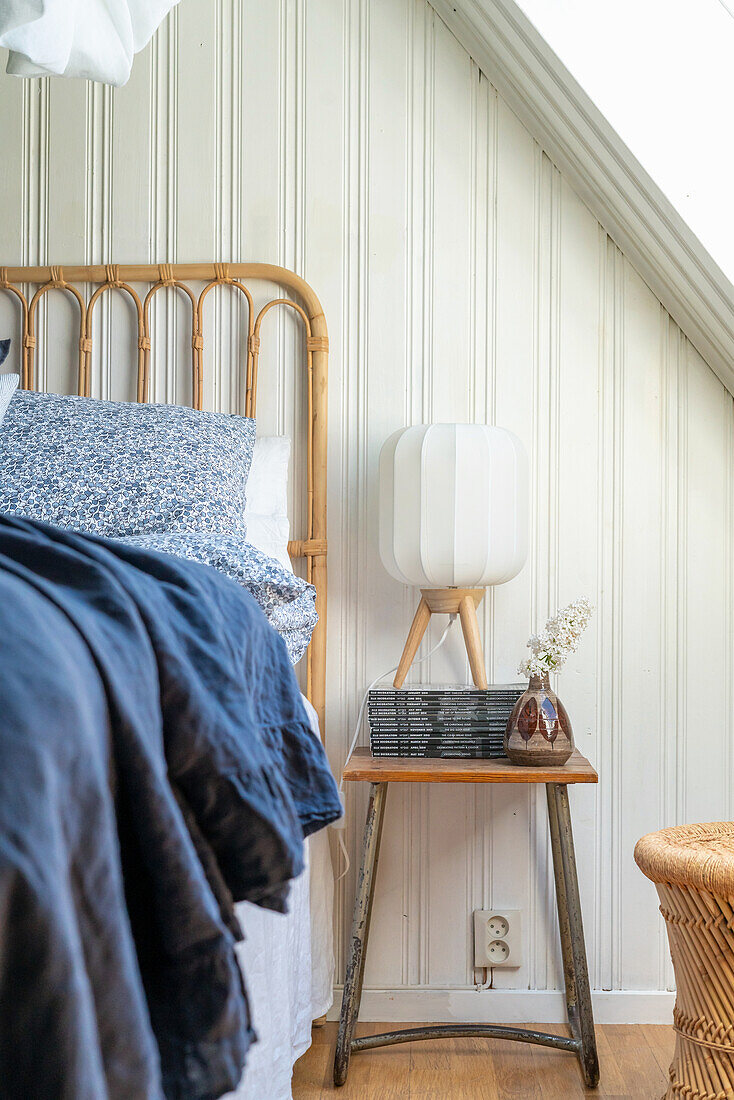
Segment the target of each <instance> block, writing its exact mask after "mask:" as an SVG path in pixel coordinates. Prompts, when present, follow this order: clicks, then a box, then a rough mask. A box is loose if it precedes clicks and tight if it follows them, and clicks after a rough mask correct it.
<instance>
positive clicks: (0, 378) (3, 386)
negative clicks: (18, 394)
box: [0, 374, 20, 424]
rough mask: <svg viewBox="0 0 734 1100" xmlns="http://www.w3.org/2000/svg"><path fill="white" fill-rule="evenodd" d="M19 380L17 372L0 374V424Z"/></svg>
mask: <svg viewBox="0 0 734 1100" xmlns="http://www.w3.org/2000/svg"><path fill="white" fill-rule="evenodd" d="M19 382H20V377H19V375H17V374H0V424H2V422H3V417H4V416H5V413H6V411H7V408H8V405H9V404H10V398H11V397H12V396H13V394H14V393H15V391H16V388H17V386H18V383H19Z"/></svg>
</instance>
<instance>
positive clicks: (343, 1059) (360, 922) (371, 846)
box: [334, 783, 388, 1085]
mask: <svg viewBox="0 0 734 1100" xmlns="http://www.w3.org/2000/svg"><path fill="white" fill-rule="evenodd" d="M387 786H388V785H387V783H373V784H372V785H371V787H370V801H369V806H368V807H367V820H366V822H365V826H364V839H363V842H362V865H361V867H360V869H359V876H358V879H357V896H356V898H355V901H354V917H353V919H352V938H351V943H350V948H349V962H348V964H347V974H346V979H345V982H344V993H343V995H342V1008H341V1015H340V1017H339V1031H338V1034H337V1039H336V1053H335V1056H334V1084H335V1085H343V1084H344V1082H345V1081H346V1079H347V1072H348V1070H349V1058H350V1055H351V1053H352V1036H353V1034H354V1027H355V1025H356V1023H357V1017H358V1016H359V1004H360V1001H361V999H362V980H363V978H364V960H365V952H366V950H367V939H368V937H369V932H370V918H371V916H372V899H373V896H374V892H375V876H376V874H377V860H378V857H379V854H380V840H381V837H382V823H383V819H384V816H385V802H386V800H387Z"/></svg>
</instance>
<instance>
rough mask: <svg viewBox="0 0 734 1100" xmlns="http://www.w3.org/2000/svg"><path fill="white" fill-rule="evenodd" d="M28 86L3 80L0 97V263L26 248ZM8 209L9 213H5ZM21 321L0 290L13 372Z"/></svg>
mask: <svg viewBox="0 0 734 1100" xmlns="http://www.w3.org/2000/svg"><path fill="white" fill-rule="evenodd" d="M6 57H7V52H6V51H5V50H0V69H4V68H5V59H6ZM30 87H32V84H31V82H30V81H20V80H16V81H9V80H5V81H4V83H3V84H2V96H1V97H0V133H2V135H3V156H2V157H0V196H2V206H3V210H4V212H5V214H6V216H5V217H0V256H2V257H3V261H2V262H3V263H9V262H11V261H12V259H13V257H17V258H18V260H19V261H21V260H22V258H23V257H24V256H25V253H26V248H27V245H26V243H25V241H24V237H25V233H26V231H27V226H26V218H27V207H28V203H27V201H26V197H27V184H26V170H27V163H26V153H25V150H26V134H27V131H28V128H29V118H28V91H27V89H29V88H30ZM36 87H37V85H36ZM11 196H12V197H11ZM9 210H12V216H11V217H8V216H7V213H8V211H9ZM21 324H22V319H21V311H20V309H19V307H18V305H17V303H16V302H14V301H13V300H12V299H11V297H10V295H8V294H0V333H2V338H6V337H10V338H11V339H12V341H13V343H12V345H11V348H10V357H9V358H8V359H7V360H6V361H5V364H4V367H3V369H4V370H8V371H13V372H14V373H16V374H17V373H18V372H19V371H20V361H21V360H20V347H21V342H20V336H21Z"/></svg>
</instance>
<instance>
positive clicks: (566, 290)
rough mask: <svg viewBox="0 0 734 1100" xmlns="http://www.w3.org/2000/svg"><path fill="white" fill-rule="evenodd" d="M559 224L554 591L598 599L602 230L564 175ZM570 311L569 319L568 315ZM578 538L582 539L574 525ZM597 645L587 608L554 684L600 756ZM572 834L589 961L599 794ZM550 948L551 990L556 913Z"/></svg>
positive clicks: (577, 804)
mask: <svg viewBox="0 0 734 1100" xmlns="http://www.w3.org/2000/svg"><path fill="white" fill-rule="evenodd" d="M559 191H560V194H559V204H560V225H561V226H562V232H561V234H560V240H559V245H558V247H559V258H558V266H559V271H560V280H559V288H558V301H557V308H558V319H557V323H558V354H557V360H558V369H557V379H556V383H557V389H558V393H557V439H556V447H555V464H556V471H557V473H556V478H557V494H558V508H557V513H556V517H557V518H556V538H557V542H558V556H557V562H556V568H555V597H556V600H557V601H558V602H559V603H561V604H565V603H567V602H568V601H569V600H571V599H573V598H575V597H576V596H581V595H584V596H587V597H588V598H589V599H590V600H591V601H592V603H594V604H595V605H597V604H598V602H599V598H598V592H597V575H598V574H597V571H598V558H599V544H598V526H597V516H598V511H599V489H600V487H599V478H598V470H597V467H596V462H595V461H593V460H592V461H589V456H592V458H595V456H596V448H597V440H598V425H597V401H598V392H599V379H598V374H597V370H596V365H597V358H598V345H599V316H600V310H601V308H602V302H601V300H600V298H601V288H600V285H599V280H598V279H597V278H595V277H591V278H590V277H589V266H588V258H592V268H591V270H592V275H595V274H596V273H595V272H594V268H593V259H594V258H595V257H596V255H597V249H598V244H599V239H598V235H599V227H598V224H597V222H596V220H595V218H593V217H592V215H591V214H590V213H589V211H588V210H587V209H586V208H585V207H584V206H583V204H582V203H581V202H580V200H579V199H578V198H577V196H576V195H575V194H574V192H573V191H572V190H571V189H570V188H569V187H568V186H567V185H566V184H565V183H563V182H561V185H560V188H559ZM570 317H573V319H574V321H573V324H570V323H569V322H568V319H569V318H570ZM580 531H583V532H584V537H583V538H580V537H579V532H580ZM598 646H599V613H598V610H597V612H596V614H595V615H594V617H593V619H592V621H591V624H590V626H589V629H588V633H587V635H586V637H585V639H584V644H583V646H581V648H580V649H579V652H578V655H577V656H576V657H574V659H573V660H572V661H571V662H570V664H569V666H568V670H567V671H566V672H564V674H563V676H562V677H560V678H559V683H558V688H559V691H560V692H561V695H562V698H563V701H564V703H566V705H567V707H568V709H569V712H570V714H572V715H573V716H574V717H573V728H574V736H575V738H576V744H577V746H578V747H579V749H580V750H581V752H583V753H584V754H585V755H586V756H588V757H589V758H590V759H592V760H595V759H597V758H598V747H599V741H600V739H601V737H603V736H604V735H605V732H606V731H605V729H604V725H603V722H600V716H599V715H597V713H596V703H597V693H596V661H597V652H598ZM570 798H571V804H572V811H573V815H574V826H575V830H576V834H577V848H578V853H577V856H578V863H579V877H580V888H581V901H582V905H583V911H584V917H585V922H586V938H587V943H588V947H589V953H590V957H591V958H592V959H595V958H596V945H597V920H596V911H595V910H596V905H597V891H596V884H595V874H594V870H595V863H596V852H595V844H594V837H595V834H596V828H597V806H598V792H597V790H596V789H594V788H588V789H585V788H581V787H579V788H576V789H574V790H573V791H572V792H571V795H570ZM551 923H552V925H553V932H552V935H551V938H550V942H549V947H550V948H551V957H550V959H549V966H548V970H549V979H550V984H551V986H555V987H557V986H558V985H559V983H560V982H561V980H562V976H561V971H560V968H559V961H558V952H557V949H556V944H557V942H558V941H557V930H556V919H555V915H554V916H553V919H552V922H551Z"/></svg>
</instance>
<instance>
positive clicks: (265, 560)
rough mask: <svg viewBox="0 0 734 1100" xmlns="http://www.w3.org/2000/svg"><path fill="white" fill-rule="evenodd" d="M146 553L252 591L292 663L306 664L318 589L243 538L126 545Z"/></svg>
mask: <svg viewBox="0 0 734 1100" xmlns="http://www.w3.org/2000/svg"><path fill="white" fill-rule="evenodd" d="M124 541H125V542H126V543H127V544H128V545H130V546H139V547H140V548H141V549H143V550H159V551H161V552H163V553H166V554H175V556H176V557H179V558H189V559H190V560H192V561H198V562H201V563H202V564H203V565H211V566H213V567H214V568H215V569H218V570H219V572H220V573H224V574H225V576H227V577H231V578H232V580H235V581H237V583H238V584H241V585H242V586H243V587H244V588H246V589H247V590H248V591H249V592H250V593H251V594H252V595H253V596H254V597H255V599H256V600H257V602H258V603H259V604H260V607H261V608H262V609H263V611H264V612H265V616H266V618H267V619H268V621H269V622H270V624H271V626H274V627H275V629H276V630H277V631H278V633H279V634H280V636H281V637H282V638H283V640H284V642H285V644H286V649H287V650H288V656H289V657H290V659H291V663H292V664H295V663H296V661H300V659H301V657H302V656H303V654H304V653H305V652H306V649H307V648H308V643H309V642H310V641H311V635H312V633H313V629H314V627H315V626H316V623H317V622H318V615H317V614H316V589H315V588H314V587H313V585H312V584H308V583H307V581H304V580H301V578H300V577H296V576H295V575H294V574H293V573H292V572H291V570H290V569H285V568H284V567H283V566H282V565H281V564H280V562H278V561H276V560H275V558H269V557H268V556H267V554H263V553H262V551H261V550H257V549H256V548H255V547H254V546H252V545H251V544H250V543H248V542H244V541H243V540H242V539H241V538H239V537H238V536H232V535H173V534H151V535H137V536H132V537H130V538H126V539H125V540H124Z"/></svg>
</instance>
